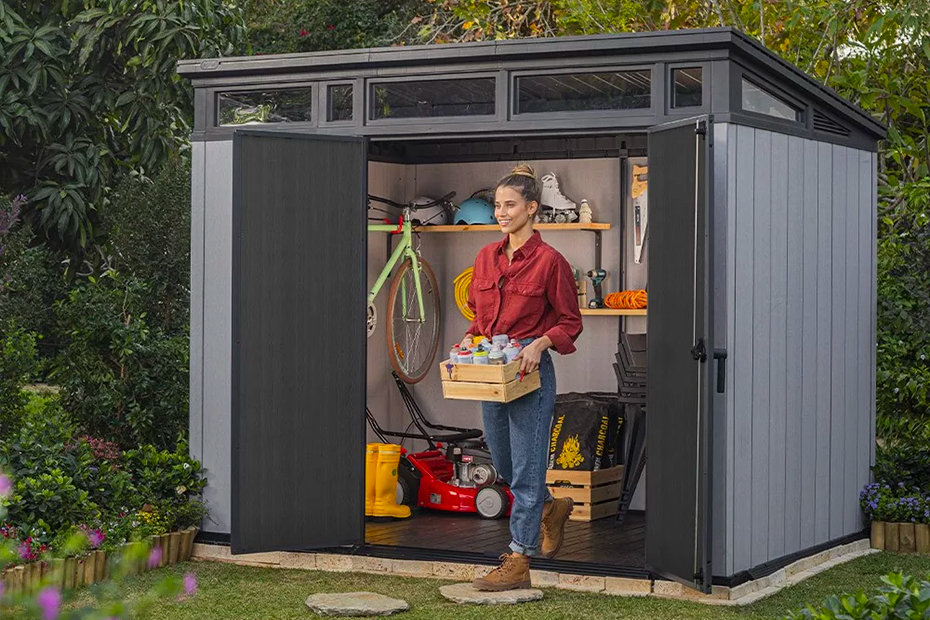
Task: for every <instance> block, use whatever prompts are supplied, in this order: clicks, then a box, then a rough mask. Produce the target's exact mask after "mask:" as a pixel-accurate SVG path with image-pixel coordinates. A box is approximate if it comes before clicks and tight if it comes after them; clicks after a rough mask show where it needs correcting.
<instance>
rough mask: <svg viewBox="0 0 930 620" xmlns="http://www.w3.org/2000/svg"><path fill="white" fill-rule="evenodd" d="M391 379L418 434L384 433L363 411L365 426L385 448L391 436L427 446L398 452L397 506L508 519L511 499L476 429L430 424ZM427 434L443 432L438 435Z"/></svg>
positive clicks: (480, 434) (369, 412)
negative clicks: (417, 450)
mask: <svg viewBox="0 0 930 620" xmlns="http://www.w3.org/2000/svg"><path fill="white" fill-rule="evenodd" d="M392 375H393V376H394V382H395V383H396V384H397V389H398V390H400V394H401V397H402V398H403V399H404V405H406V407H407V412H408V413H409V414H410V418H411V420H412V422H411V426H415V427H416V429H417V430H418V431H419V432H417V433H412V432H403V433H399V432H396V431H386V430H384V429H382V428H381V426H380V425H379V424H378V422H377V420H375V417H374V416H373V415H372V413H371V411H370V410H369V409H368V408H367V407H366V408H365V414H366V416H367V417H368V424H369V425H370V426H371V429H372V430H373V431H374V433H375V435H377V436H378V437H379V438H380V439H381V440H382V441H384V442H386V443H388V438H389V437H392V438H399V439H401V440H403V439H421V440H423V441H425V442H426V443H427V445H428V449H427V450H425V451H423V452H408V451H407V450H404V449H401V459H400V467H399V469H398V472H397V503H398V504H406V505H408V506H411V507H415V506H419V507H420V508H432V509H434V510H446V511H449V512H477V513H478V514H479V515H481V516H482V517H484V518H485V519H499V518H500V517H503V516H505V515H509V514H510V508H511V506H512V504H513V494H511V492H510V488H509V487H508V486H507V485H506V484H505V483H504V481H502V480H500V479H499V476H498V474H497V470H496V469H495V468H494V466H493V465H492V464H491V455H490V453H489V452H488V449H487V446H486V444H485V442H484V440H483V439H481V437H482V435H483V433H482V432H481V431H480V430H478V429H476V428H456V427H454V426H442V425H440V424H432V423H431V422H430V421H429V420H427V419H426V416H424V415H423V412H422V411H421V410H420V407H419V406H418V405H417V403H416V401H415V400H414V399H413V396H412V395H411V394H410V392H409V391H408V390H407V386H406V384H404V383H403V382H402V381H401V380H400V378H399V377H398V376H397V374H396V373H392ZM427 429H429V430H427ZM408 430H409V428H408ZM431 431H442V432H443V434H434V433H433V432H431Z"/></svg>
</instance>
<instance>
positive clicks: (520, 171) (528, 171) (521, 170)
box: [510, 164, 536, 179]
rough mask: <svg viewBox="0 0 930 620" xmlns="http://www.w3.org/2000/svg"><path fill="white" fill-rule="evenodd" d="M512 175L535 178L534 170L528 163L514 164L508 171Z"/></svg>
mask: <svg viewBox="0 0 930 620" xmlns="http://www.w3.org/2000/svg"><path fill="white" fill-rule="evenodd" d="M510 174H512V175H519V176H524V177H530V178H533V179H535V178H536V171H535V170H533V167H532V166H530V165H529V164H520V165H518V166H516V167H515V168H514V169H513V170H511V171H510Z"/></svg>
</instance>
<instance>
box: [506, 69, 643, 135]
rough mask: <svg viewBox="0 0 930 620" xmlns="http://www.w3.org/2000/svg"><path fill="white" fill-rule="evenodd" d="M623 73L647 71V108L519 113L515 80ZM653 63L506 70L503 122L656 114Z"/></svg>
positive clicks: (517, 90) (518, 99)
mask: <svg viewBox="0 0 930 620" xmlns="http://www.w3.org/2000/svg"><path fill="white" fill-rule="evenodd" d="M624 71H648V72H649V106H648V107H644V108H627V109H623V110H574V111H564V110H560V111H557V112H519V111H518V106H519V105H520V92H519V88H518V86H517V80H518V79H519V78H522V77H537V76H544V77H545V76H554V75H569V74H577V75H581V74H596V73H622V72H624ZM658 72H659V71H658V70H657V63H654V62H649V63H641V62H640V63H630V64H609V65H593V66H586V67H577V66H573V67H570V68H564V69H562V68H560V69H555V70H552V71H546V72H542V71H541V70H540V69H525V70H518V71H510V73H509V76H508V81H507V85H508V91H509V92H508V105H507V113H508V117H507V120H511V121H526V120H530V119H532V120H537V119H538V120H568V119H573V118H617V117H635V116H643V115H644V114H656V113H657V107H656V99H657V96H658V89H657V84H656V74H657V73H658Z"/></svg>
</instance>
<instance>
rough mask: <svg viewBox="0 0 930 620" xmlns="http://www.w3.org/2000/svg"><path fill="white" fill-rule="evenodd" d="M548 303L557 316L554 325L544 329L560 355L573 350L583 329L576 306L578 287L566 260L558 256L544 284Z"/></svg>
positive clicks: (579, 312) (579, 311)
mask: <svg viewBox="0 0 930 620" xmlns="http://www.w3.org/2000/svg"><path fill="white" fill-rule="evenodd" d="M546 295H547V296H548V298H549V303H550V304H551V305H552V308H553V310H554V311H555V313H556V316H557V317H558V321H557V322H556V324H555V325H553V326H552V327H551V328H549V330H548V331H546V336H548V337H549V340H551V341H552V345H553V347H554V348H555V350H556V351H557V352H558V353H559V354H561V355H568V354H569V353H574V352H575V340H577V339H578V336H579V335H580V334H581V330H582V329H583V326H582V323H581V310H580V309H579V308H578V289H577V288H576V286H575V278H574V276H573V275H572V268H571V267H570V266H569V264H568V262H567V261H566V260H565V259H564V258H563V257H561V256H560V257H559V260H557V261H555V265H554V267H553V273H552V274H551V277H550V279H549V283H548V285H547V286H546Z"/></svg>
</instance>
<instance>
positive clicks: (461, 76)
mask: <svg viewBox="0 0 930 620" xmlns="http://www.w3.org/2000/svg"><path fill="white" fill-rule="evenodd" d="M469 79H493V80H494V112H492V113H491V114H472V115H460V116H416V117H412V118H377V119H376V118H372V116H373V113H374V107H373V102H374V98H375V87H376V86H378V85H381V84H398V83H408V84H409V83H421V82H436V81H449V80H469ZM500 85H501V72H500V71H481V72H475V71H469V72H462V73H443V74H430V75H405V76H391V77H388V76H384V77H381V76H372V77H367V78H365V79H364V93H365V95H364V97H365V105H364V117H363V118H364V124H365V125H366V126H370V127H386V126H404V125H423V124H425V123H429V124H440V125H450V124H461V123H463V122H464V123H479V124H484V123H496V122H499V121H500V120H501V86H500Z"/></svg>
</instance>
